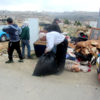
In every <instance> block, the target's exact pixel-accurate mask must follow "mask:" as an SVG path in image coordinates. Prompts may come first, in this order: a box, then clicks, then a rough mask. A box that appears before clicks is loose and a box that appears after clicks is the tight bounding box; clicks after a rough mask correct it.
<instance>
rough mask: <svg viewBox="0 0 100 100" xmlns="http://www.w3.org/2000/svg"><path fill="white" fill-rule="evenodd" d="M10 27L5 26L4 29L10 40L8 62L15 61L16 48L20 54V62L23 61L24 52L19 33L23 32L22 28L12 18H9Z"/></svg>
mask: <svg viewBox="0 0 100 100" xmlns="http://www.w3.org/2000/svg"><path fill="white" fill-rule="evenodd" d="M7 23H8V25H9V26H8V27H5V28H3V31H4V32H6V33H8V34H9V37H10V40H9V44H8V58H9V60H8V61H6V63H13V57H12V55H13V51H14V49H16V51H17V53H18V55H19V58H20V60H19V62H23V59H22V54H21V50H20V38H19V35H20V33H21V29H20V28H19V27H18V26H17V25H16V24H13V19H12V18H7Z"/></svg>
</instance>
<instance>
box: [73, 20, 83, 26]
mask: <svg viewBox="0 0 100 100" xmlns="http://www.w3.org/2000/svg"><path fill="white" fill-rule="evenodd" d="M74 25H76V26H81V25H82V24H81V23H80V21H75V23H74Z"/></svg>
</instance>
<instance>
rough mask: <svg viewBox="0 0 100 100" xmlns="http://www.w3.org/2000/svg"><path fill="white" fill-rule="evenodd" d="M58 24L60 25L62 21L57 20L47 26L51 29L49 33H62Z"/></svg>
mask: <svg viewBox="0 0 100 100" xmlns="http://www.w3.org/2000/svg"><path fill="white" fill-rule="evenodd" d="M58 23H60V20H59V19H58V18H55V19H54V21H53V23H52V24H51V25H48V26H47V27H49V31H56V32H59V33H62V32H61V30H60V27H59V25H58Z"/></svg>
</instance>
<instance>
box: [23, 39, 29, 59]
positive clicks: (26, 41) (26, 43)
mask: <svg viewBox="0 0 100 100" xmlns="http://www.w3.org/2000/svg"><path fill="white" fill-rule="evenodd" d="M25 46H26V47H27V57H30V56H31V55H30V43H29V40H22V56H23V57H25Z"/></svg>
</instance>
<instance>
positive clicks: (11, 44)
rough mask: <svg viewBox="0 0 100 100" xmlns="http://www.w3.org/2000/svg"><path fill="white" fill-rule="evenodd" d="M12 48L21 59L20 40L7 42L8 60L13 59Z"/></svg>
mask: <svg viewBox="0 0 100 100" xmlns="http://www.w3.org/2000/svg"><path fill="white" fill-rule="evenodd" d="M14 49H15V50H16V51H17V53H18V55H19V58H20V59H22V54H21V49H20V41H18V42H9V44H8V58H9V60H13V57H12V55H13V52H14Z"/></svg>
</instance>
